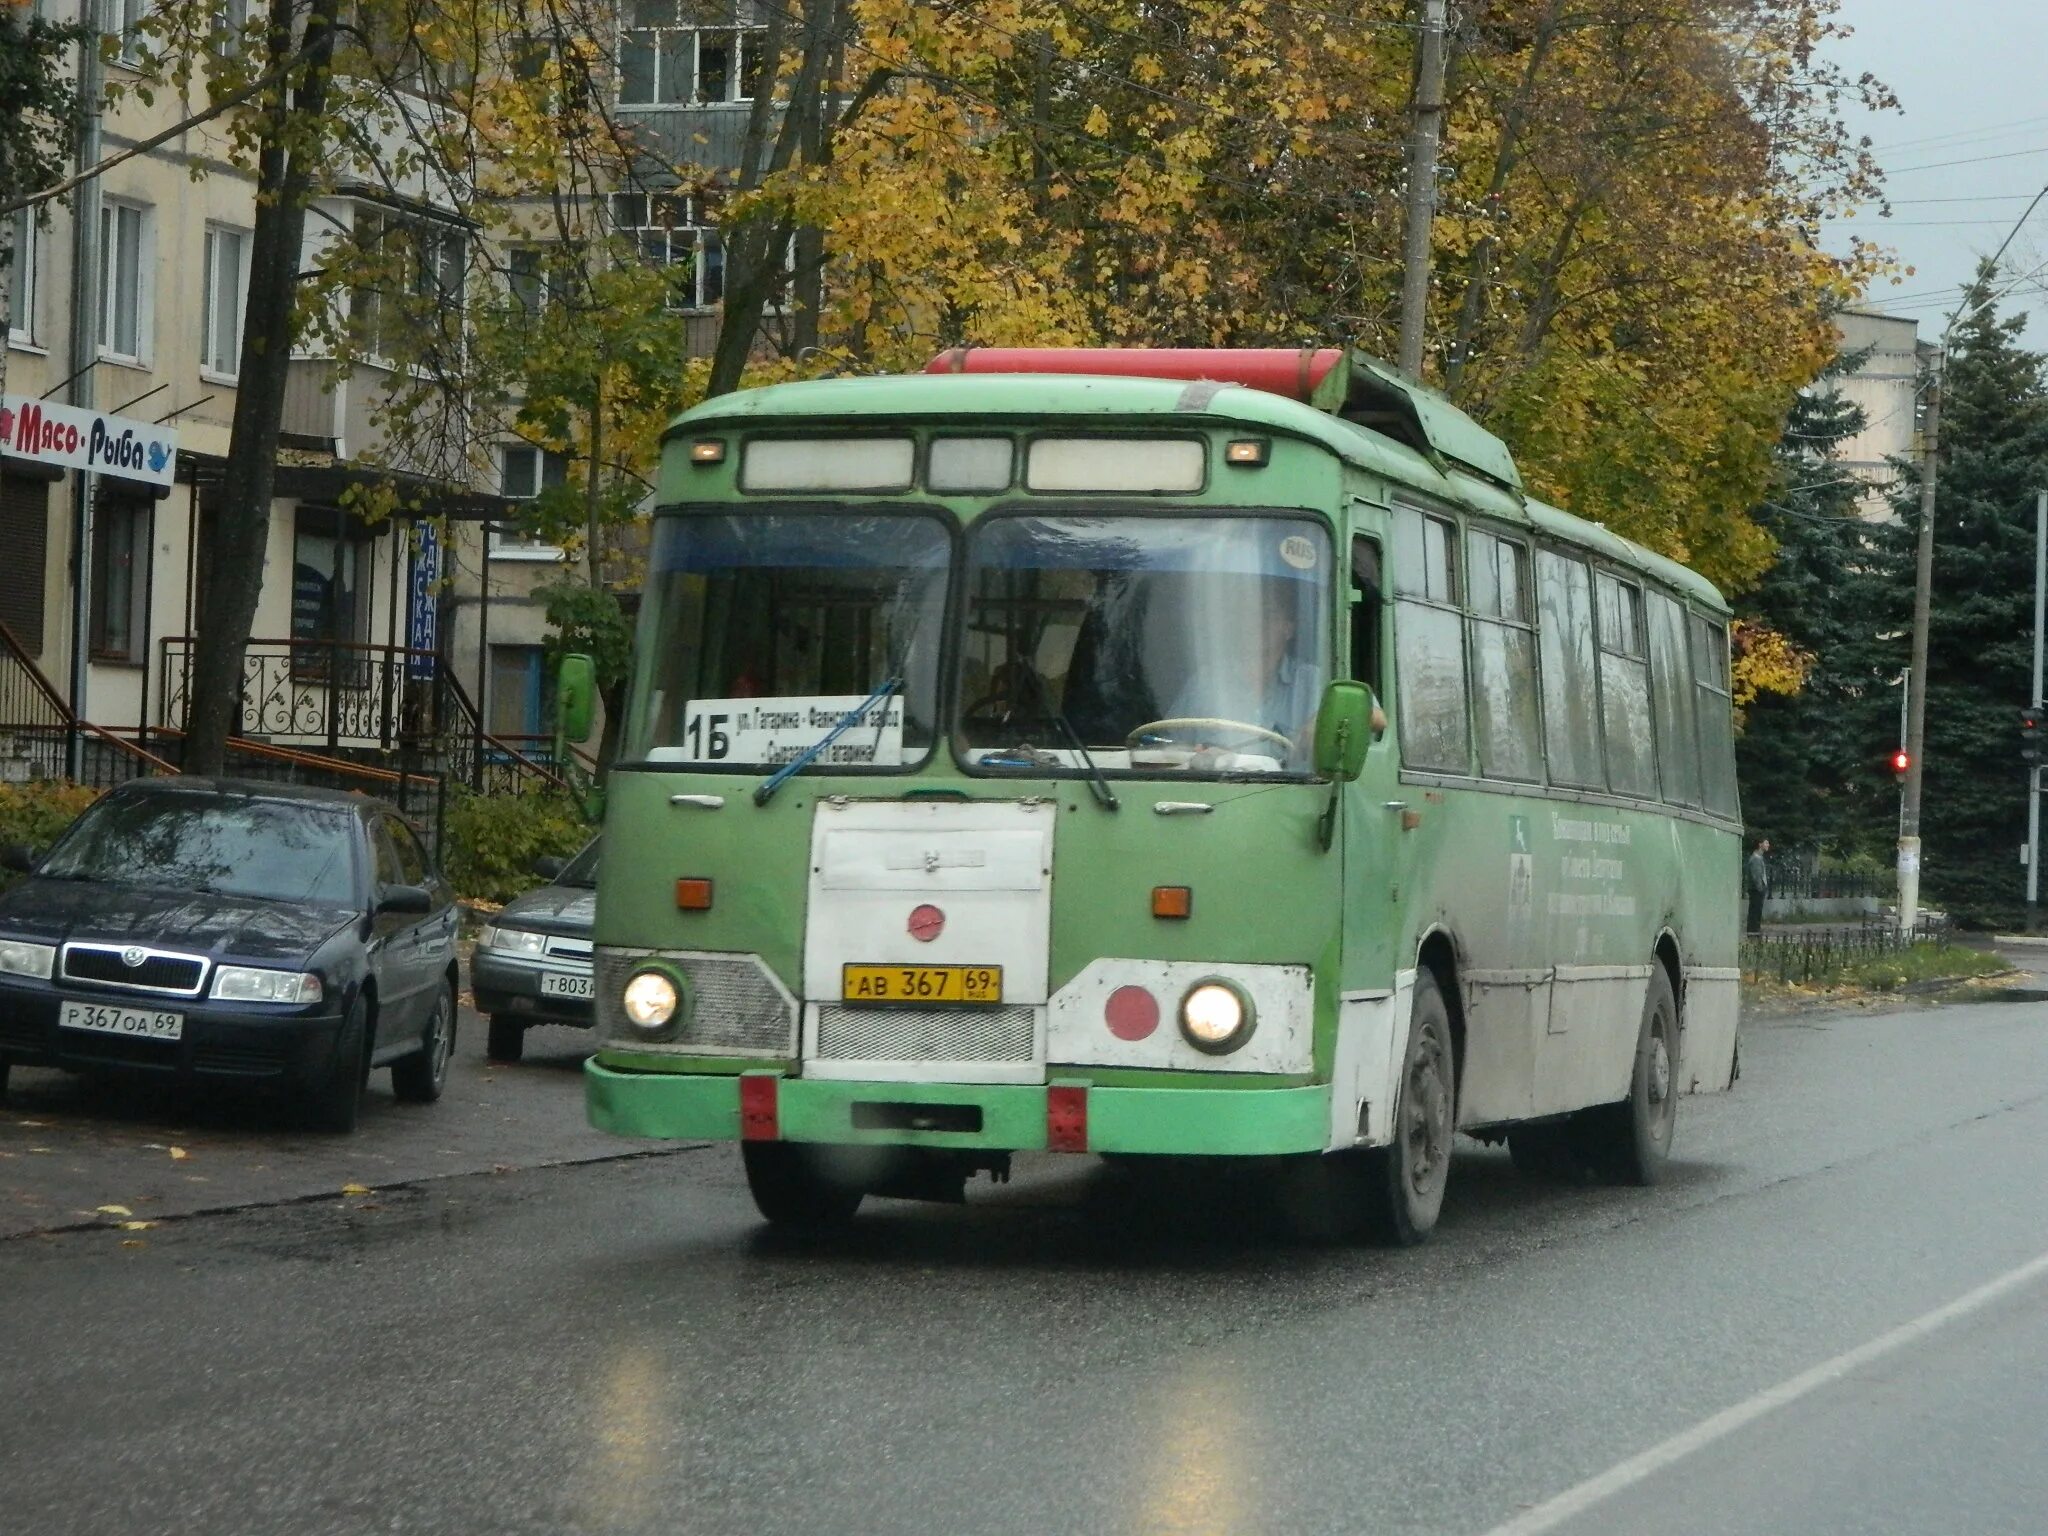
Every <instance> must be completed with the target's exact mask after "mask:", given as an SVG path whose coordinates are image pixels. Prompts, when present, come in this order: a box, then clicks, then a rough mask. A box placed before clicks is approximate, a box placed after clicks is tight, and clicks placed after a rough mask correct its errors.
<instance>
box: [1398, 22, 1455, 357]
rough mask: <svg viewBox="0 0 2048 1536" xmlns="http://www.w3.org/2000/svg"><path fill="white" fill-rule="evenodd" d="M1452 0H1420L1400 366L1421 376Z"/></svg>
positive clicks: (1409, 157) (1402, 281)
mask: <svg viewBox="0 0 2048 1536" xmlns="http://www.w3.org/2000/svg"><path fill="white" fill-rule="evenodd" d="M1448 7H1449V0H1422V39H1421V54H1422V56H1421V60H1420V64H1419V67H1418V68H1417V70H1416V78H1415V119H1414V126H1413V128H1412V129H1411V131H1410V133H1409V135H1408V210H1407V230H1406V239H1405V241H1404V242H1403V249H1402V252H1401V371H1402V372H1403V373H1405V374H1406V375H1408V377H1409V378H1411V379H1414V380H1416V381H1417V382H1420V381H1421V378H1422V341H1423V332H1424V331H1425V330H1426V329H1427V326H1428V322H1429V231H1430V224H1431V222H1432V221H1433V220H1434V219H1435V217H1436V154H1437V141H1438V139H1439V138H1440V137H1441V135H1442V131H1443V116H1444V27H1445V25H1446V22H1447V20H1448V17H1447V14H1446V13H1447V11H1448Z"/></svg>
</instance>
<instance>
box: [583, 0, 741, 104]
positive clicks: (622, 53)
mask: <svg viewBox="0 0 2048 1536" xmlns="http://www.w3.org/2000/svg"><path fill="white" fill-rule="evenodd" d="M692 3H693V0H680V3H678V0H668V5H667V9H668V11H669V13H670V14H671V15H673V16H674V17H675V18H676V19H675V20H674V21H671V22H666V23H662V22H657V23H655V24H653V25H651V26H635V25H634V24H633V14H632V12H633V9H635V7H633V6H632V5H631V3H630V0H629V4H628V5H626V6H622V7H620V10H621V15H620V17H619V50H618V60H619V70H618V100H619V104H620V105H621V106H622V107H633V108H667V109H670V110H674V109H676V108H687V107H707V106H718V105H724V104H728V103H737V102H750V101H752V100H753V99H754V98H753V97H752V96H751V95H749V94H747V91H746V77H747V51H748V48H749V45H751V46H752V47H754V48H756V49H759V48H762V47H764V45H765V43H766V40H767V37H768V24H767V18H766V17H765V16H764V15H763V14H762V11H761V7H760V6H758V5H756V4H755V3H753V0H736V3H731V4H729V5H728V7H727V9H728V12H729V14H730V16H731V18H732V19H731V20H730V21H729V22H719V23H712V24H709V25H706V24H704V23H702V22H699V21H684V20H683V19H682V16H683V12H684V11H685V10H687V9H690V8H691V6H692ZM695 3H696V4H697V5H700V6H701V5H702V3H703V0H695ZM707 36H713V37H720V36H722V37H725V38H728V39H730V40H731V48H732V53H731V57H730V60H729V62H728V63H727V66H726V72H725V88H724V90H723V91H722V92H721V93H720V94H719V95H716V96H705V95H703V94H701V92H700V89H699V82H700V80H701V78H702V73H703V45H704V39H705V38H706V37H707ZM634 47H639V48H644V49H646V51H647V60H648V76H647V79H648V94H647V98H646V99H645V100H644V101H642V100H629V99H628V98H627V96H626V52H627V50H628V49H629V48H634ZM671 66H680V67H681V72H683V73H686V74H687V75H688V79H687V81H686V82H685V83H684V85H683V88H682V89H681V91H680V93H679V92H678V90H677V89H676V87H675V85H674V83H673V82H672V81H670V80H669V78H668V73H669V69H670V68H671ZM761 68H762V70H763V71H764V72H767V71H772V70H773V68H774V65H773V63H772V62H771V61H769V60H767V59H765V58H764V59H762V60H761Z"/></svg>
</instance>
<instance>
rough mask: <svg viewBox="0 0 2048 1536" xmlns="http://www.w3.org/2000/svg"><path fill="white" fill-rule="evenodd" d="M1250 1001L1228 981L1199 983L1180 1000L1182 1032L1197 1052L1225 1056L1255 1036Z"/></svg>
mask: <svg viewBox="0 0 2048 1536" xmlns="http://www.w3.org/2000/svg"><path fill="white" fill-rule="evenodd" d="M1255 1022H1256V1021H1255V1019H1254V1018H1253V1015H1252V1002H1251V999H1250V998H1248V997H1246V996H1245V995H1244V993H1242V992H1240V991H1239V990H1238V989H1237V988H1236V987H1235V986H1233V985H1232V984H1231V983H1229V982H1227V981H1203V982H1197V983H1196V984H1195V985H1194V986H1193V987H1192V988H1190V989H1189V991H1188V995H1187V996H1186V997H1184V998H1182V999H1181V1000H1180V1032H1181V1034H1183V1035H1184V1036H1186V1037H1187V1042H1188V1044H1189V1045H1192V1046H1193V1047H1194V1048H1195V1049H1196V1050H1198V1051H1206V1052H1208V1054H1210V1055H1211V1056H1225V1055H1228V1054H1229V1053H1230V1052H1232V1051H1234V1050H1236V1049H1237V1048H1238V1047H1239V1046H1241V1045H1243V1044H1244V1043H1245V1041H1247V1040H1249V1039H1251V1037H1252V1026H1253V1024H1254V1023H1255Z"/></svg>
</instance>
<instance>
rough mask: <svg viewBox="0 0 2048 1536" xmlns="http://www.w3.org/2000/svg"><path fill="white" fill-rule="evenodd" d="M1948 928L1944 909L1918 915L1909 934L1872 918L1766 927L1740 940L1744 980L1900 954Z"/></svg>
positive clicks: (1811, 976) (1815, 976)
mask: <svg viewBox="0 0 2048 1536" xmlns="http://www.w3.org/2000/svg"><path fill="white" fill-rule="evenodd" d="M1952 932H1953V929H1952V927H1951V924H1950V922H1949V919H1948V917H1947V915H1946V914H1944V913H1939V912H1930V913H1927V914H1925V915H1923V917H1922V919H1921V921H1920V922H1919V924H1918V925H1917V926H1916V927H1915V928H1914V930H1913V932H1912V934H1911V935H1910V936H1909V935H1906V934H1902V933H1900V932H1899V930H1898V927H1897V926H1896V924H1895V923H1892V922H1887V921H1883V920H1876V919H1874V920H1872V921H1869V922H1865V923H1862V924H1859V925H1858V926H1856V927H1853V928H1851V927H1847V926H1840V925H1833V924H1817V925H1815V926H1814V927H1812V928H1810V929H1804V930H1792V931H1789V932H1777V933H1766V934H1763V935H1761V936H1751V937H1749V938H1746V939H1744V940H1743V941H1742V946H1741V964H1742V979H1743V980H1744V981H1778V982H1786V983H1789V982H1801V983H1809V982H1813V981H1819V980H1826V979H1827V978H1829V977H1832V976H1835V975H1837V974H1839V973H1840V972H1841V971H1842V970H1843V969H1845V968H1846V967H1848V966H1851V965H1856V964H1858V963H1860V962H1862V961H1866V960H1877V959H1881V958H1883V957H1884V956H1886V955H1897V954H1903V953H1904V952H1905V951H1907V950H1909V949H1911V948H1913V947H1914V946H1915V945H1918V944H1941V943H1946V942H1947V941H1948V939H1949V936H1950V934H1951V933H1952Z"/></svg>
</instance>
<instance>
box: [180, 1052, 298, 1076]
mask: <svg viewBox="0 0 2048 1536" xmlns="http://www.w3.org/2000/svg"><path fill="white" fill-rule="evenodd" d="M285 1064H286V1061H285V1052H284V1050H283V1049H282V1048H281V1047H279V1046H270V1045H203V1046H198V1047H196V1048H194V1050H193V1052H192V1070H193V1071H195V1072H210V1073H218V1074H221V1075H223V1076H229V1077H276V1076H277V1075H278V1074H279V1073H281V1072H283V1071H284V1069H285Z"/></svg>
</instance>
